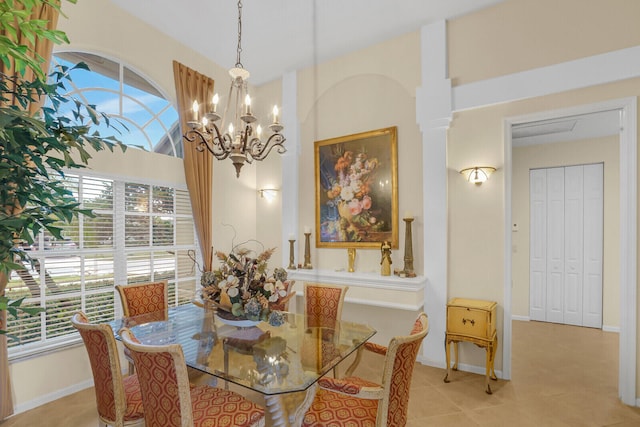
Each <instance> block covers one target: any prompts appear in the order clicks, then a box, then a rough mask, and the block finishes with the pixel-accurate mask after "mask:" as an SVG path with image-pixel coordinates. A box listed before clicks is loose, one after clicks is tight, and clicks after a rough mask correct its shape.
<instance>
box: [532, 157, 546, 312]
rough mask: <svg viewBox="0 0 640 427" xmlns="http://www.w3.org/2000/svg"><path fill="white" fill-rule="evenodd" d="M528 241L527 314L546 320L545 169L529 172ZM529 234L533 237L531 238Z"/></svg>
mask: <svg viewBox="0 0 640 427" xmlns="http://www.w3.org/2000/svg"><path fill="white" fill-rule="evenodd" d="M529 195H530V199H531V201H530V205H529V206H530V210H531V214H530V221H529V223H530V225H529V227H530V228H531V240H530V242H531V243H530V250H529V257H530V263H529V305H530V309H529V316H530V318H531V320H546V318H547V315H546V307H547V303H546V301H547V234H546V232H547V231H546V230H547V170H546V169H533V170H531V171H530V172H529ZM533 236H536V238H535V239H534V238H533Z"/></svg>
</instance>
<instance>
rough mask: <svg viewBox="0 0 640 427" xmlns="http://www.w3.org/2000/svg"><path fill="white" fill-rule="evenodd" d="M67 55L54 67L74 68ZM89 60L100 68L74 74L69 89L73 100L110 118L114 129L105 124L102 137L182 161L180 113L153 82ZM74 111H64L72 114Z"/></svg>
mask: <svg viewBox="0 0 640 427" xmlns="http://www.w3.org/2000/svg"><path fill="white" fill-rule="evenodd" d="M67 55H68V54H64V53H63V54H60V55H54V64H53V66H55V65H56V64H59V65H63V66H67V67H70V68H71V67H73V65H75V63H76V62H74V61H72V60H71V61H70V60H68V59H66V57H63V56H67ZM70 55H73V54H70ZM87 55H88V54H87ZM72 58H73V57H72ZM87 58H89V59H94V60H95V62H96V64H97V65H96V66H95V67H94V66H93V65H94V64H93V62H92V61H89V62H88V64H87V65H89V67H90V68H91V71H86V70H82V69H77V70H74V71H72V73H71V79H72V81H71V82H65V85H66V86H67V90H68V92H67V94H68V95H69V96H72V97H74V98H78V99H80V100H81V101H83V102H85V103H87V104H92V105H95V106H96V109H97V111H98V112H101V113H106V114H107V115H109V117H110V119H111V123H110V124H111V127H107V126H106V124H105V123H101V125H100V126H99V127H98V128H97V130H98V131H99V132H100V135H101V136H103V137H107V136H113V137H115V138H117V139H118V140H120V141H122V142H123V143H124V144H126V145H128V146H131V147H138V148H143V149H145V150H147V151H155V152H160V153H163V154H167V155H171V156H177V157H182V148H181V141H180V139H181V138H180V134H179V132H176V127H177V123H178V113H177V111H176V110H175V108H173V106H172V105H171V103H170V102H169V101H167V100H166V99H165V98H164V97H162V96H161V95H160V93H159V91H158V90H157V89H155V87H153V85H152V84H151V83H150V82H148V81H147V80H146V79H144V78H143V77H141V76H140V75H139V74H137V73H135V72H133V71H131V70H130V69H128V68H126V67H125V66H123V65H122V64H119V63H117V62H113V61H110V60H106V59H102V58H100V57H97V56H95V55H88V56H87ZM98 60H101V62H100V63H99V64H98ZM100 65H102V67H101V66H100ZM70 108H71V107H70V106H69V107H68V109H67V111H65V107H62V109H61V110H62V112H63V113H69V112H70V111H68V110H69V109H70Z"/></svg>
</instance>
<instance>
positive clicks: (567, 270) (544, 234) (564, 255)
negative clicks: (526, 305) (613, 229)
mask: <svg viewBox="0 0 640 427" xmlns="http://www.w3.org/2000/svg"><path fill="white" fill-rule="evenodd" d="M529 186H530V224H531V231H530V274H529V278H530V318H531V320H543V321H547V322H556V323H566V324H570V325H578V326H590V327H596V328H600V327H602V242H603V190H604V189H603V165H602V164H595V165H584V166H570V167H559V168H549V169H535V170H531V171H530V184H529Z"/></svg>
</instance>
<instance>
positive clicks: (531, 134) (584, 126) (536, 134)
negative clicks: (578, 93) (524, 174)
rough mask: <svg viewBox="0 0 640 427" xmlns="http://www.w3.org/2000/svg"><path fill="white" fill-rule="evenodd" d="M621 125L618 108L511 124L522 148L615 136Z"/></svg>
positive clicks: (516, 140) (513, 133)
mask: <svg viewBox="0 0 640 427" xmlns="http://www.w3.org/2000/svg"><path fill="white" fill-rule="evenodd" d="M620 126H621V124H620V110H609V111H601V112H598V113H590V114H581V115H579V116H568V117H558V118H554V119H549V120H540V121H537V122H529V123H522V124H517V125H513V126H512V128H511V132H512V133H511V136H512V143H513V146H514V147H522V146H525V145H533V144H550V143H555V142H567V141H577V140H582V139H588V138H600V137H605V136H612V135H617V134H619V133H620Z"/></svg>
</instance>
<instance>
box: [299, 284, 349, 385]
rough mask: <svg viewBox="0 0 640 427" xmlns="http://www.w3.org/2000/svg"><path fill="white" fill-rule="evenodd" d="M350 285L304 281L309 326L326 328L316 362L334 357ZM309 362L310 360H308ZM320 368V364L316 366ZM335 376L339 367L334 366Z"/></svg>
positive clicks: (307, 324) (323, 331)
mask: <svg viewBox="0 0 640 427" xmlns="http://www.w3.org/2000/svg"><path fill="white" fill-rule="evenodd" d="M348 289H349V287H348V286H341V285H328V284H324V283H310V282H305V283H304V314H305V319H306V320H305V322H306V327H307V328H326V329H323V330H322V332H321V334H322V354H321V355H320V356H319V359H317V360H315V362H314V363H320V364H323V363H325V362H326V361H327V360H329V359H331V358H332V357H333V353H334V352H335V348H334V346H335V344H336V343H335V342H334V338H337V336H336V337H334V336H333V334H334V332H335V330H336V327H337V325H338V321H339V320H340V319H341V318H342V306H343V304H344V296H345V294H346V293H347V290H348ZM306 362H307V363H308V360H307V361H306ZM316 368H318V366H317V367H316ZM333 376H334V377H335V376H337V369H336V368H333Z"/></svg>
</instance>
